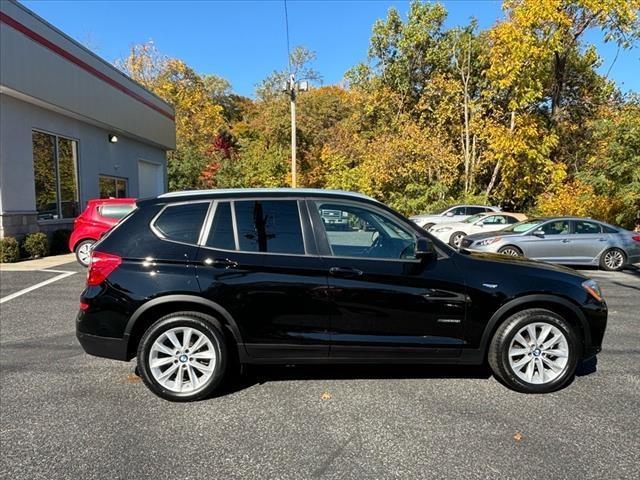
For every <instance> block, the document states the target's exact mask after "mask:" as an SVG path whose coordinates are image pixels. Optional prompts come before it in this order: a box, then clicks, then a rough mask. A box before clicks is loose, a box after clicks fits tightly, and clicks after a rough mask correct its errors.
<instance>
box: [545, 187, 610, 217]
mask: <svg viewBox="0 0 640 480" xmlns="http://www.w3.org/2000/svg"><path fill="white" fill-rule="evenodd" d="M615 203H616V202H615V201H614V199H612V198H610V197H606V196H601V195H596V193H595V192H594V190H593V187H592V186H591V185H589V184H586V183H583V182H581V181H580V180H573V181H571V182H567V183H564V184H562V185H559V186H557V187H555V188H552V189H550V191H548V192H546V193H544V194H542V195H540V197H539V198H538V206H537V213H539V214H540V215H544V216H556V215H575V216H579V217H593V218H599V219H602V220H605V221H606V220H608V219H609V218H610V217H611V212H612V211H614V210H615V209H616V208H617V206H616V205H615Z"/></svg>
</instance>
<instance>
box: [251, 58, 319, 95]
mask: <svg viewBox="0 0 640 480" xmlns="http://www.w3.org/2000/svg"><path fill="white" fill-rule="evenodd" d="M315 59H316V53H315V52H312V51H311V50H309V49H307V48H306V47H304V46H302V45H298V46H296V47H294V49H293V50H292V51H291V54H290V55H289V65H288V68H287V69H285V70H274V71H273V72H272V73H271V74H270V75H269V76H267V78H265V79H264V80H263V81H262V82H261V83H260V84H259V85H258V86H257V88H256V97H258V99H260V100H268V99H271V98H273V97H275V96H277V95H281V94H282V86H283V84H284V83H285V82H286V81H288V80H289V76H290V75H291V74H293V75H295V78H296V80H308V81H310V82H315V83H321V82H322V75H320V73H319V72H318V71H316V70H315V69H314V68H313V66H312V64H313V62H314V61H315Z"/></svg>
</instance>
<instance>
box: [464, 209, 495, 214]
mask: <svg viewBox="0 0 640 480" xmlns="http://www.w3.org/2000/svg"><path fill="white" fill-rule="evenodd" d="M490 211H491V210H489V209H488V208H484V207H467V213H466V215H476V214H477V213H485V212H490Z"/></svg>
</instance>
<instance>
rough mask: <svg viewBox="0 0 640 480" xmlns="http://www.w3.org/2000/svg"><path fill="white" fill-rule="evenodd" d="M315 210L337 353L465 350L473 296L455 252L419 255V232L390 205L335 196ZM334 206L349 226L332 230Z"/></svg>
mask: <svg viewBox="0 0 640 480" xmlns="http://www.w3.org/2000/svg"><path fill="white" fill-rule="evenodd" d="M308 208H309V212H310V214H311V218H312V222H313V226H314V231H315V232H316V238H317V241H318V248H319V252H320V254H321V255H322V259H323V261H324V263H325V266H326V269H327V273H328V282H329V287H330V299H331V323H330V328H331V351H330V357H333V358H345V359H350V358H360V359H363V358H366V359H369V360H375V359H383V358H389V359H390V358H402V357H411V358H419V357H432V356H442V357H447V356H451V357H455V356H458V355H459V354H460V349H461V346H462V344H463V342H464V338H463V327H464V318H465V308H466V294H465V288H464V280H463V278H462V274H461V272H460V271H459V270H458V268H457V267H456V265H455V262H454V260H453V258H450V257H448V256H446V255H441V256H440V257H439V258H437V259H436V258H433V259H431V260H430V261H426V262H423V261H420V260H417V259H416V258H415V256H414V250H415V240H416V238H415V233H414V231H413V230H412V229H411V228H410V227H409V226H408V225H404V224H403V222H402V221H401V220H400V219H399V218H397V217H395V216H394V215H392V214H390V213H389V212H387V211H386V210H384V209H382V208H377V207H375V206H372V205H370V204H366V203H364V202H357V201H349V200H335V199H328V200H322V199H319V200H309V201H308ZM327 209H329V210H334V211H340V212H344V213H345V216H346V218H347V219H348V225H349V228H348V229H346V230H344V231H335V230H332V229H331V228H326V224H325V222H323V217H322V216H321V214H320V212H321V211H322V210H327ZM363 226H366V227H365V228H363Z"/></svg>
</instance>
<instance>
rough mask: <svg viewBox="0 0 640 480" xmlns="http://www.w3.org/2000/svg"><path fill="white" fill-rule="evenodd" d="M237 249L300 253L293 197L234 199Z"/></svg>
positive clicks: (300, 242)
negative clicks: (238, 245)
mask: <svg viewBox="0 0 640 480" xmlns="http://www.w3.org/2000/svg"><path fill="white" fill-rule="evenodd" d="M235 212H236V222H237V224H238V237H239V238H238V240H239V243H240V250H243V251H246V252H272V253H294V254H304V242H303V240H302V228H301V226H300V214H299V213H298V204H297V202H296V201H295V200H266V201H243V202H235Z"/></svg>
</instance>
